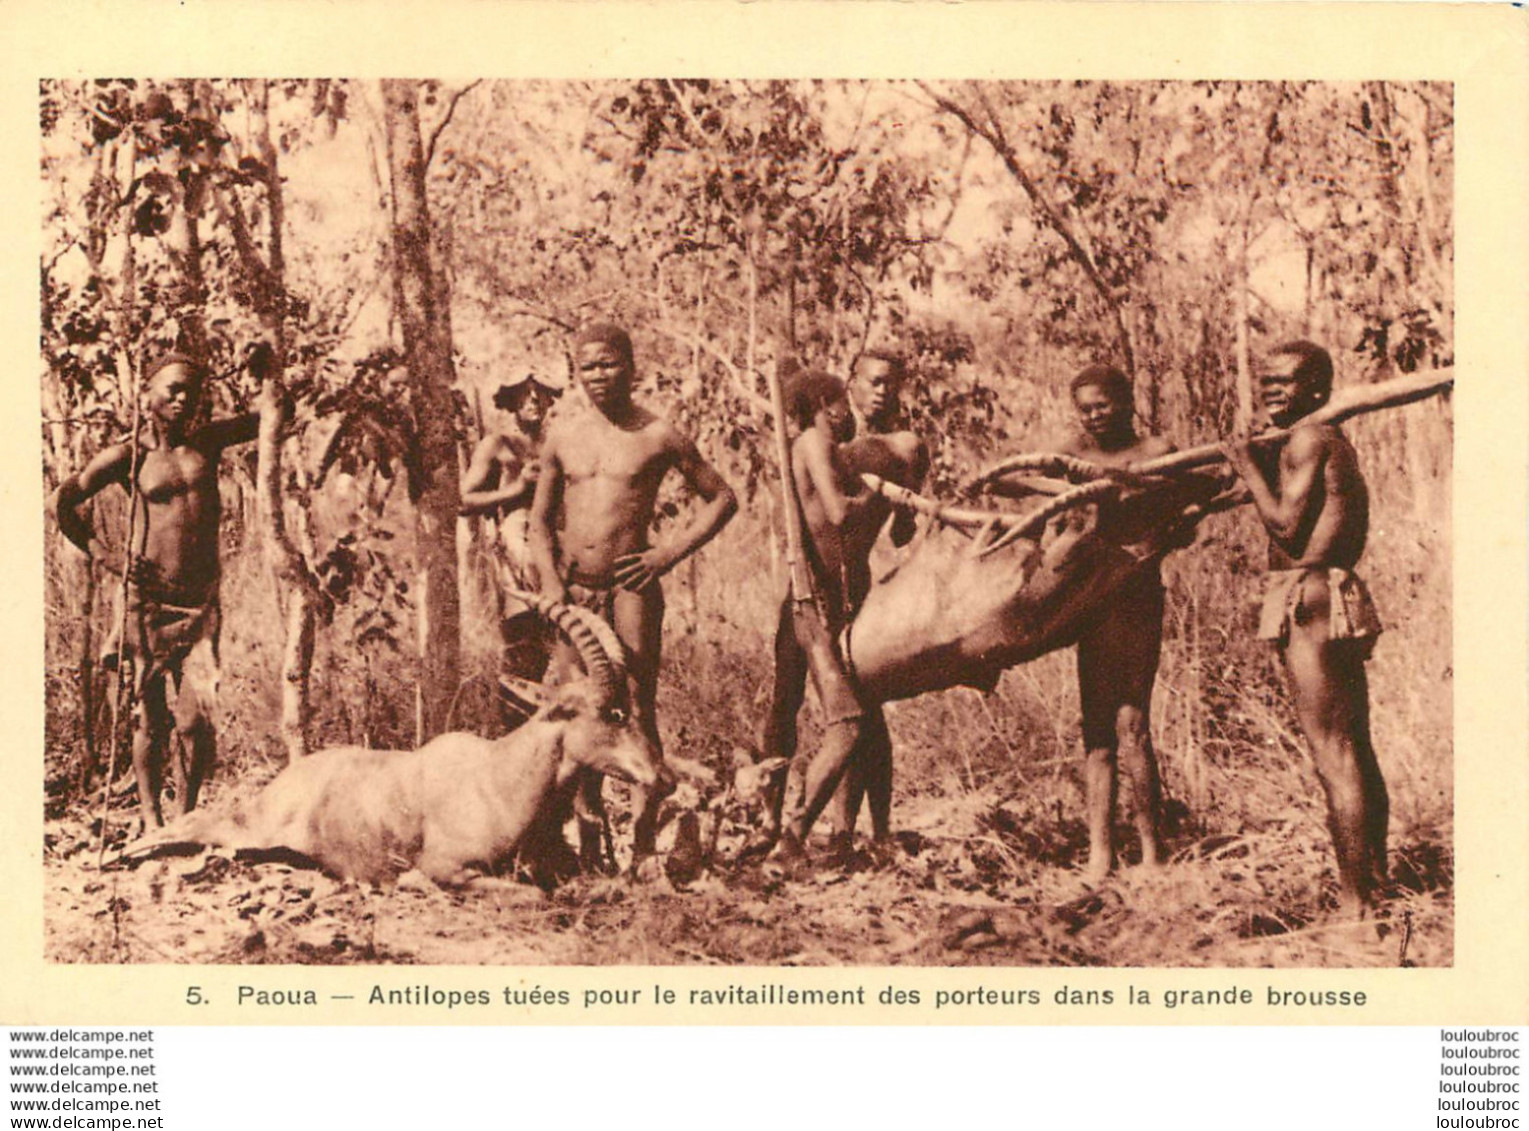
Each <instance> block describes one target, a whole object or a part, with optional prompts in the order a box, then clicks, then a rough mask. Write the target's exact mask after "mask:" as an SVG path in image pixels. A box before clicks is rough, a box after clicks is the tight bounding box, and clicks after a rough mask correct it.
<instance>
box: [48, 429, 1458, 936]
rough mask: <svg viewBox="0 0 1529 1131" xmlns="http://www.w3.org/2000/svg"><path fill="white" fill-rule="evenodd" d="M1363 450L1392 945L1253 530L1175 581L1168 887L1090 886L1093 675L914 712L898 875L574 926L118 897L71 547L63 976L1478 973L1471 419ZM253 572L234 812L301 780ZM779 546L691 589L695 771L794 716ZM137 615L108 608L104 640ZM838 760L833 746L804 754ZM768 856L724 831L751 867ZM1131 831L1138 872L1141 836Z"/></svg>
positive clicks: (327, 721) (60, 608)
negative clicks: (1465, 595)
mask: <svg viewBox="0 0 1529 1131" xmlns="http://www.w3.org/2000/svg"><path fill="white" fill-rule="evenodd" d="M1350 431H1351V435H1352V436H1353V438H1354V439H1355V442H1356V446H1358V448H1359V450H1360V452H1361V454H1362V457H1363V458H1364V460H1365V473H1366V476H1367V478H1368V480H1369V484H1370V489H1371V494H1372V500H1373V515H1374V517H1373V529H1372V536H1371V545H1370V549H1369V551H1368V552H1367V553H1366V556H1365V560H1364V562H1363V573H1364V576H1365V578H1366V580H1367V582H1368V583H1369V584H1370V586H1371V588H1372V590H1373V592H1374V594H1375V598H1376V601H1377V604H1378V605H1379V607H1380V609H1381V612H1382V616H1383V617H1384V618H1385V620H1386V623H1387V631H1386V634H1385V636H1384V637H1383V638H1382V641H1381V643H1380V645H1379V648H1378V649H1377V652H1376V654H1375V657H1374V659H1373V661H1372V663H1371V666H1370V678H1371V688H1372V699H1373V708H1374V734H1375V740H1376V744H1377V747H1378V750H1379V755H1380V759H1381V764H1382V768H1383V771H1384V773H1385V776H1386V780H1387V782H1388V785H1389V788H1390V793H1391V802H1392V807H1391V812H1392V817H1391V846H1392V871H1393V875H1394V878H1395V880H1396V881H1397V894H1396V895H1395V896H1394V898H1392V899H1391V900H1390V901H1389V902H1388V904H1387V905H1386V907H1385V909H1384V911H1383V915H1382V918H1381V919H1380V920H1379V922H1378V923H1372V924H1369V925H1363V926H1357V927H1356V926H1329V925H1324V917H1325V914H1326V910H1327V907H1328V904H1329V900H1330V897H1331V894H1332V891H1333V889H1334V886H1335V878H1334V873H1333V861H1332V850H1331V845H1330V842H1329V840H1328V837H1327V833H1326V830H1325V826H1324V814H1323V807H1322V804H1321V801H1320V797H1319V792H1318V789H1317V786H1316V784H1315V780H1314V777H1313V775H1312V772H1311V769H1310V766H1309V761H1308V758H1307V756H1306V753H1305V750H1304V744H1303V742H1302V739H1301V736H1300V731H1299V728H1298V727H1297V725H1296V723H1295V720H1294V717H1293V714H1292V712H1291V710H1290V706H1289V703H1288V700H1287V698H1286V696H1285V694H1284V692H1283V690H1282V687H1281V684H1280V679H1279V674H1278V672H1277V671H1275V670H1274V665H1273V658H1272V656H1271V655H1270V654H1269V652H1268V651H1267V650H1266V648H1265V647H1264V646H1262V645H1261V644H1260V643H1259V642H1258V641H1256V640H1254V639H1252V617H1253V613H1252V607H1253V601H1254V600H1255V598H1256V595H1257V590H1258V583H1259V575H1260V573H1261V566H1260V564H1259V563H1260V562H1261V560H1262V554H1263V536H1262V533H1261V532H1260V531H1259V530H1258V529H1257V526H1256V523H1255V522H1254V520H1253V518H1252V516H1251V515H1249V514H1247V513H1240V514H1235V515H1230V516H1221V517H1218V518H1216V519H1212V520H1211V521H1210V523H1208V524H1207V526H1206V527H1205V528H1204V529H1203V530H1202V534H1201V538H1200V541H1199V544H1198V545H1197V546H1196V547H1194V548H1192V549H1190V550H1188V551H1185V552H1181V553H1179V554H1177V555H1175V556H1174V557H1173V558H1172V559H1170V561H1169V563H1168V565H1167V568H1166V570H1165V576H1166V579H1167V582H1168V589H1169V604H1168V614H1167V624H1166V642H1165V646H1164V652H1163V660H1162V667H1161V673H1160V676H1159V681H1158V690H1157V697H1156V700H1155V703H1154V716H1155V718H1154V733H1155V739H1156V746H1157V750H1158V754H1159V758H1160V761H1161V763H1162V769H1163V778H1164V784H1165V789H1166V792H1167V795H1168V797H1169V799H1170V801H1169V816H1170V826H1171V827H1170V833H1169V839H1168V846H1169V849H1170V851H1171V853H1172V859H1171V862H1170V863H1169V865H1168V866H1167V867H1165V868H1163V869H1161V870H1158V871H1154V872H1150V873H1149V872H1144V871H1142V870H1140V869H1127V870H1125V871H1124V872H1123V873H1122V874H1121V875H1120V876H1119V877H1118V878H1116V879H1114V880H1112V881H1110V882H1109V883H1107V884H1106V885H1104V886H1103V887H1102V888H1100V889H1098V890H1089V889H1087V888H1085V887H1084V886H1083V884H1082V882H1081V879H1080V878H1079V875H1078V871H1077V868H1078V866H1079V865H1080V863H1081V862H1082V858H1083V854H1084V852H1085V847H1086V838H1085V834H1084V828H1083V825H1082V819H1081V818H1082V804H1081V802H1082V791H1081V785H1080V781H1079V774H1078V771H1079V761H1080V758H1079V731H1078V707H1077V692H1076V686H1075V681H1074V677H1073V662H1072V656H1071V654H1070V653H1066V654H1060V655H1054V656H1050V657H1047V658H1045V659H1043V660H1041V661H1038V662H1036V663H1033V664H1030V665H1028V666H1026V667H1024V668H1021V669H1018V670H1015V671H1011V672H1010V673H1008V674H1007V675H1006V676H1005V677H1004V679H1003V681H1002V682H1001V684H1000V685H999V687H998V689H997V691H996V692H995V693H994V694H993V695H991V696H988V697H983V696H980V695H978V694H976V693H975V692H969V691H953V692H949V693H946V694H942V695H935V696H929V697H926V698H924V699H922V700H919V701H915V702H910V703H903V704H895V705H893V706H892V707H891V708H890V710H889V720H890V724H891V729H892V734H893V738H894V741H895V743H896V758H897V793H896V801H895V808H894V814H893V819H894V827H895V828H896V829H898V830H900V837H899V844H900V849H899V851H898V852H897V853H896V854H895V855H894V858H893V859H892V860H891V861H890V862H889V863H887V864H885V865H884V866H882V867H880V868H875V869H871V868H862V869H858V870H857V869H851V870H850V871H848V872H844V871H826V872H824V873H822V874H819V875H817V876H815V877H811V878H809V879H808V880H806V881H802V882H790V883H781V882H779V881H777V880H771V879H768V878H766V877H765V876H763V875H761V874H760V873H759V872H758V871H757V870H753V871H748V870H745V871H740V872H736V873H733V872H728V871H725V870H719V874H717V875H707V876H705V877H703V878H702V879H700V880H698V881H696V882H695V883H693V884H691V885H689V886H688V887H687V888H685V889H683V890H677V889H675V888H674V887H673V886H672V885H670V884H669V883H667V882H666V881H663V880H659V881H656V882H652V883H647V884H635V885H634V884H628V883H626V882H624V881H610V880H604V879H585V880H579V881H575V882H573V883H571V884H569V885H567V886H566V887H564V888H562V889H560V890H559V891H558V892H557V893H555V894H554V895H553V896H552V897H550V898H544V897H542V896H541V895H540V894H539V893H537V892H536V891H535V890H534V889H530V888H527V889H526V892H525V894H524V896H523V897H517V896H515V895H513V893H512V894H511V895H510V896H506V895H503V894H494V895H488V894H469V895H443V894H430V895H421V894H419V893H414V892H405V891H396V892H390V893H372V892H365V891H361V890H359V889H356V888H354V887H347V886H343V885H339V884H335V883H333V882H331V881H329V880H327V879H325V878H324V877H322V876H315V875H311V874H305V873H302V872H296V873H294V872H291V871H290V870H289V869H288V870H283V866H278V865H270V864H263V865H252V864H247V863H243V862H223V863H216V858H212V859H213V861H214V863H212V864H209V863H208V861H207V860H199V861H192V862H191V863H190V864H187V863H185V862H175V861H172V862H169V863H160V864H155V865H150V866H145V867H144V868H141V869H139V871H137V872H135V873H121V874H119V875H118V876H117V877H116V878H115V879H112V880H110V882H108V878H107V877H102V876H98V875H94V874H93V873H92V872H91V869H90V867H89V861H90V860H92V859H93V856H94V853H93V852H88V851H84V850H82V848H81V847H80V846H81V845H82V844H84V843H85V842H86V841H88V840H89V833H90V825H89V821H90V819H91V817H92V816H93V813H94V806H92V807H91V812H90V813H86V811H85V809H84V807H82V806H81V805H80V804H79V803H78V800H77V799H76V798H74V797H73V792H72V786H71V785H70V784H69V781H70V778H69V774H68V771H69V770H70V768H71V767H72V766H73V765H74V763H75V759H76V758H77V757H78V753H79V749H80V725H79V720H78V697H77V687H76V683H77V681H76V680H75V678H74V665H75V664H76V662H77V659H78V649H79V641H80V633H81V623H80V617H79V615H78V610H79V593H80V591H81V587H82V577H81V574H80V571H79V570H78V568H77V567H76V565H75V564H74V563H72V562H71V561H70V560H69V559H66V558H65V556H64V555H63V554H62V553H61V552H60V551H59V544H58V542H57V540H56V539H52V540H51V549H52V554H51V556H50V559H49V562H48V573H47V582H48V589H47V598H48V640H47V644H48V652H47V667H46V676H45V678H46V685H45V690H46V704H47V751H46V762H47V773H48V778H49V780H50V782H52V783H53V785H52V787H51V788H50V798H51V806H52V807H51V809H50V813H51V814H52V816H53V817H54V820H53V821H52V822H50V826H49V829H50V834H49V835H50V844H49V851H48V854H47V869H48V877H49V884H48V887H49V895H48V929H49V935H48V953H49V955H50V957H51V958H53V959H55V960H61V961H87V962H88V961H145V962H164V961H179V962H205V961H304V962H319V961H387V962H400V961H419V962H452V963H456V962H524V963H533V962H534V963H607V962H610V963H660V964H663V963H725V964H734V963H761V964H775V963H868V964H879V963H922V964H941V963H951V962H956V963H968V962H983V963H1003V964H1021V965H1023V964H1082V965H1109V966H1361V965H1395V964H1397V963H1398V962H1400V961H1402V960H1403V958H1404V957H1405V960H1406V962H1407V963H1408V964H1418V965H1448V964H1449V963H1451V962H1452V960H1453V906H1452V897H1453V886H1454V885H1453V848H1452V846H1453V804H1454V802H1453V751H1452V740H1451V735H1452V719H1451V702H1452V689H1451V638H1450V606H1449V594H1450V588H1451V562H1450V511H1449V505H1450V492H1449V459H1448V453H1449V450H1450V442H1451V437H1450V434H1449V425H1448V420H1447V416H1446V415H1445V412H1444V411H1443V410H1441V409H1439V408H1437V407H1435V406H1422V407H1420V408H1416V409H1409V410H1407V411H1405V412H1402V413H1395V414H1390V415H1389V416H1388V417H1387V418H1385V419H1375V418H1372V419H1367V420H1364V421H1360V422H1358V423H1356V424H1355V425H1353V426H1351V429H1350ZM406 542H407V539H406V538H401V539H399V544H400V545H405V544H406ZM225 545H226V546H229V549H228V550H227V551H226V580H225V583H224V585H225V588H224V595H225V605H226V613H225V625H226V628H225V638H224V652H223V655H224V694H223V705H222V710H223V712H224V718H223V725H222V729H221V746H222V749H221V762H222V765H221V768H220V772H219V777H218V779H217V781H216V782H215V783H214V785H213V788H212V791H211V792H212V797H213V801H214V803H215V802H216V797H217V795H218V794H219V793H224V792H229V791H240V790H246V789H249V788H252V785H253V784H254V783H258V782H260V781H263V780H265V779H266V778H267V777H269V776H270V775H271V774H272V773H274V772H275V770H276V769H277V767H278V765H279V762H280V757H281V755H280V747H279V743H278V741H277V738H276V734H275V725H274V723H275V718H276V712H277V695H276V688H277V679H276V673H277V666H278V661H279V655H280V641H279V639H278V638H277V636H276V634H275V626H277V625H279V623H280V618H279V616H278V615H277V614H278V611H279V610H278V608H277V596H276V591H275V586H274V583H273V581H272V580H271V577H270V573H269V571H268V569H267V568H266V567H265V565H264V564H263V563H262V562H261V560H260V557H259V555H258V554H257V553H255V552H252V551H251V550H250V549H248V548H246V547H243V546H240V545H238V544H237V541H235V542H233V543H232V544H230V542H229V541H225ZM768 545H769V532H768V529H767V525H766V522H765V518H764V516H763V515H762V514H761V513H759V512H757V511H752V512H746V513H745V514H743V515H741V516H740V517H739V519H738V520H737V521H735V522H734V524H733V525H732V527H731V528H730V529H729V530H728V531H727V532H726V533H725V534H724V536H723V537H722V539H721V540H719V542H718V543H717V544H716V545H715V546H714V547H712V548H711V549H709V550H707V551H706V552H705V554H704V555H703V557H702V559H701V561H700V562H699V564H698V566H697V568H696V569H694V570H687V569H684V568H682V569H681V570H679V571H677V573H676V574H675V575H674V576H673V577H672V578H671V580H670V581H669V582H668V586H667V588H668V594H669V614H668V620H667V622H666V632H667V639H666V649H665V655H666V663H665V668H664V674H663V683H662V687H661V690H660V711H661V719H662V725H663V731H664V736H665V741H666V745H667V747H668V749H669V750H670V751H671V752H672V753H674V754H677V755H681V756H683V757H684V758H686V759H690V760H693V761H697V762H700V763H703V764H705V765H708V766H710V767H712V768H713V769H715V770H716V771H717V772H718V773H719V774H720V773H721V772H722V771H723V770H724V768H725V767H726V766H727V765H728V761H729V759H730V757H731V755H732V753H733V751H734V750H736V749H738V748H740V747H743V748H746V747H748V746H750V745H751V743H752V742H753V737H754V734H755V732H756V730H757V728H758V726H759V723H760V721H761V719H762V717H763V712H764V709H765V701H766V696H767V694H768V687H769V678H770V672H769V636H768V633H769V630H770V629H771V628H772V626H773V608H774V599H775V596H774V595H775V594H776V593H777V592H778V590H777V582H776V579H775V578H774V577H773V576H772V574H773V572H774V570H775V569H776V566H775V564H774V563H772V561H771V558H770V555H769V552H768V549H767V547H768ZM403 566H404V563H402V562H401V563H400V572H404V569H403ZM469 577H470V580H469V584H468V586H467V588H466V592H465V595H464V653H465V654H464V673H465V675H464V685H463V692H462V695H461V696H460V698H459V702H458V707H457V725H459V726H462V727H464V728H467V729H485V730H492V729H493V728H494V726H495V723H494V720H493V717H492V712H491V710H490V702H491V701H490V698H489V696H488V687H489V681H490V680H491V678H492V673H493V671H494V663H495V648H496V646H497V636H496V634H495V631H494V629H493V627H492V623H491V621H490V619H489V618H488V617H487V616H486V615H485V613H486V611H487V610H488V609H489V608H491V604H490V599H489V595H488V591H487V590H486V589H485V587H484V584H483V581H482V577H481V574H479V573H477V572H474V571H469ZM109 604H110V602H109V600H103V601H99V602H98V607H97V620H98V622H102V623H104V619H105V616H106V608H107V607H109ZM348 615H349V614H346V613H342V614H341V616H340V617H339V618H337V621H336V625H335V626H334V627H333V628H332V629H330V630H329V631H328V633H327V634H323V635H322V636H321V641H322V642H321V645H320V649H319V654H318V657H317V659H316V663H315V682H314V688H315V703H316V705H317V707H318V717H317V719H316V733H317V734H318V736H319V738H320V740H321V741H322V742H325V743H338V742H351V741H362V740H364V739H369V740H371V741H373V742H374V743H376V744H377V745H395V744H408V743H409V741H410V739H411V735H412V726H413V722H412V719H413V693H412V682H411V681H412V662H411V660H410V655H409V645H408V642H407V641H404V642H403V646H402V648H401V649H400V650H399V651H398V652H396V653H395V652H393V651H391V650H389V649H387V648H385V647H384V648H375V649H372V650H370V652H369V653H368V654H363V653H361V652H360V651H358V650H357V649H356V648H354V647H347V646H346V645H345V644H344V643H343V642H344V641H345V640H346V639H348V638H349V637H348V636H347V633H348V632H349V631H350V628H349V622H348V621H347V619H346V618H347V616H348ZM808 714H809V715H810V714H811V712H810V711H809V712H808ZM814 738H815V731H814V729H813V727H812V725H811V724H810V722H809V723H807V724H806V725H804V727H803V741H804V743H805V742H811V741H813V740H814ZM714 793H715V786H713V785H711V784H708V783H705V782H693V783H690V785H689V787H688V788H686V789H685V790H683V791H682V797H683V798H684V799H687V800H688V801H689V802H690V803H696V802H697V801H698V800H700V799H702V798H705V797H708V796H710V795H712V794H714ZM124 812H125V810H124ZM1123 818H1124V815H1122V819H1123ZM670 827H671V828H672V827H673V826H672V825H671V826H670ZM745 832H746V830H745V828H744V827H743V826H742V825H741V824H740V823H738V822H737V820H735V819H733V818H729V819H728V820H727V821H725V822H724V824H723V826H722V833H721V837H720V846H721V848H722V850H723V851H724V852H726V851H728V850H730V849H731V848H733V847H735V846H736V845H737V844H738V843H740V842H741V840H742V838H743V836H744V835H745ZM666 835H672V834H666ZM1121 835H1122V837H1123V838H1124V841H1125V843H1126V844H1127V846H1128V847H1127V859H1130V854H1131V853H1132V852H1134V844H1133V838H1131V837H1130V836H1129V834H1128V833H1127V831H1126V828H1125V825H1124V820H1122V834H1121ZM661 844H662V841H661ZM111 892H116V893H117V894H116V896H115V898H116V899H117V901H118V902H117V910H116V914H115V915H114V914H112V912H111V907H110V906H109V905H108V899H109V898H112V897H111V896H110V893H111ZM232 895H238V896H239V897H240V898H239V900H237V901H234V902H231V901H230V900H231V896H232ZM963 917H964V919H963ZM974 917H977V918H981V917H985V918H986V920H987V921H986V923H985V926H984V929H983V930H981V931H979V932H977V933H976V934H974V935H972V936H970V937H969V938H968V939H967V940H966V941H965V942H964V943H963V944H962V945H961V946H958V947H956V948H954V949H951V948H949V947H947V946H946V942H947V941H948V939H947V936H949V935H950V934H951V933H952V932H951V925H952V924H953V923H960V922H963V921H971V920H972V919H973V918H974ZM1404 937H1405V939H1406V942H1405V956H1404V955H1403V945H1404V944H1403V938H1404Z"/></svg>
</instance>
